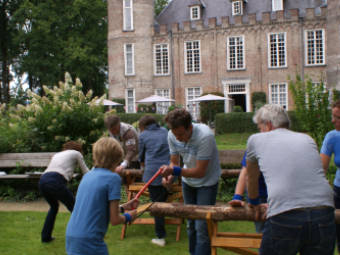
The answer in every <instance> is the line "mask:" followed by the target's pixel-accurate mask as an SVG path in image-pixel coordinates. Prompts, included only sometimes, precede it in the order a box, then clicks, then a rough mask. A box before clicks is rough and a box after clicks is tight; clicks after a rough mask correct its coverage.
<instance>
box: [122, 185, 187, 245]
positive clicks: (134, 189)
mask: <svg viewBox="0 0 340 255" xmlns="http://www.w3.org/2000/svg"><path fill="white" fill-rule="evenodd" d="M144 184H145V183H132V184H130V185H128V187H127V200H128V201H129V200H130V199H132V198H133V197H134V196H135V194H137V193H138V192H139V191H140V190H141V189H142V187H143V186H144ZM142 195H144V196H149V192H148V191H144V192H143V194H142ZM177 199H178V200H180V201H183V200H182V187H181V185H173V186H172V194H170V195H169V196H168V199H167V202H171V201H174V200H177ZM183 222H184V221H183V219H180V218H165V224H166V225H177V227H176V241H179V240H180V237H181V225H182V224H183ZM132 224H143V225H154V224H155V220H154V218H137V219H136V220H134V221H133V223H132ZM126 228H127V226H126V225H123V226H122V232H121V236H120V239H121V240H123V239H124V237H125V236H126Z"/></svg>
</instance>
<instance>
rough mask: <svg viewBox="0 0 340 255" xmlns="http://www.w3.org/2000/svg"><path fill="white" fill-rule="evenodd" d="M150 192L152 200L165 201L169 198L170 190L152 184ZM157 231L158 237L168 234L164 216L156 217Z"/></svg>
mask: <svg viewBox="0 0 340 255" xmlns="http://www.w3.org/2000/svg"><path fill="white" fill-rule="evenodd" d="M149 192H150V198H151V201H152V202H165V201H166V199H167V198H168V191H167V190H166V188H164V187H163V186H153V185H150V186H149ZM155 232H156V236H157V238H164V237H165V236H166V232H165V220H164V217H155Z"/></svg>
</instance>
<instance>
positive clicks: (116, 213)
mask: <svg viewBox="0 0 340 255" xmlns="http://www.w3.org/2000/svg"><path fill="white" fill-rule="evenodd" d="M129 202H130V203H129ZM129 202H128V203H125V204H123V208H124V209H125V207H126V209H128V208H129V209H130V208H131V209H132V205H133V204H135V203H136V200H131V201H129ZM126 204H128V205H126ZM124 205H125V206H124ZM137 205H138V204H137ZM136 216H137V211H136V210H132V211H129V212H125V213H124V214H120V207H119V200H112V201H110V223H111V225H112V226H115V225H118V224H123V223H131V221H133V220H134V219H135V218H136Z"/></svg>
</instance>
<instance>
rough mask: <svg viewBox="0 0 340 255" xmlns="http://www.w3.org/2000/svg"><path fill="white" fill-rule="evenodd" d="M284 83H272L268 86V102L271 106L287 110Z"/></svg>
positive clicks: (285, 85) (285, 86)
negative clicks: (275, 105) (276, 105)
mask: <svg viewBox="0 0 340 255" xmlns="http://www.w3.org/2000/svg"><path fill="white" fill-rule="evenodd" d="M287 87H288V86H287V84H286V83H273V84H270V85H269V100H270V103H271V104H278V105H281V106H282V107H283V108H284V109H286V110H288V95H287V94H288V92H287Z"/></svg>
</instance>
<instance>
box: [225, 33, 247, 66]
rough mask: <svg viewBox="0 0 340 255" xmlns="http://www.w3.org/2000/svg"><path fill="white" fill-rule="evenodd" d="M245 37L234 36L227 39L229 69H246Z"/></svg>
mask: <svg viewBox="0 0 340 255" xmlns="http://www.w3.org/2000/svg"><path fill="white" fill-rule="evenodd" d="M243 44H244V39H243V36H233V37H228V39H227V68H228V70H239V69H244V68H245V64H244V45H243Z"/></svg>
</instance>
